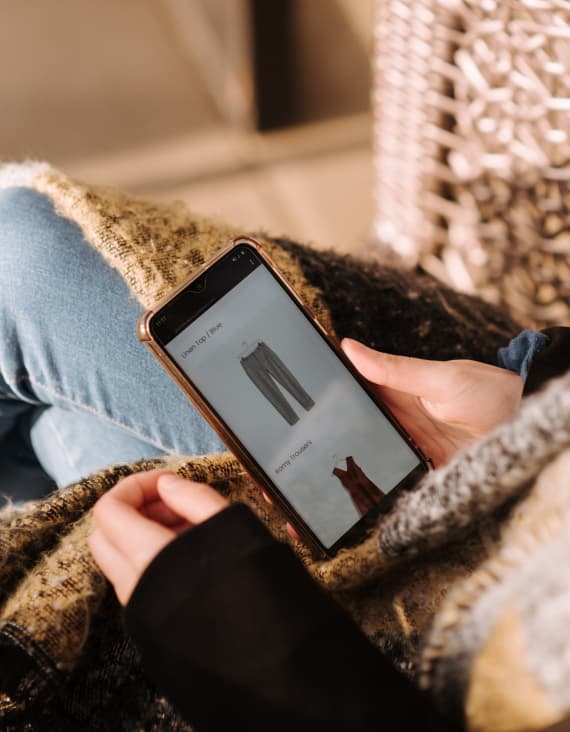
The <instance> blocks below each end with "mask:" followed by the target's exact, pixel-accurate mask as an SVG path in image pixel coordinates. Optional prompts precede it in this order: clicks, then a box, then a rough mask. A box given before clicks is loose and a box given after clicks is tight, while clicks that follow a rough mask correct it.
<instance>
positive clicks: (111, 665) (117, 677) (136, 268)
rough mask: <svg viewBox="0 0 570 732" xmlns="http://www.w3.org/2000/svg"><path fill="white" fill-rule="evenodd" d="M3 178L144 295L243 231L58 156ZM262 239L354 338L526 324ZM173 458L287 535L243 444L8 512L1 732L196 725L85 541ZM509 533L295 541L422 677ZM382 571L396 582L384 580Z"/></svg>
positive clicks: (156, 292)
mask: <svg viewBox="0 0 570 732" xmlns="http://www.w3.org/2000/svg"><path fill="white" fill-rule="evenodd" d="M0 185H3V186H16V185H27V186H30V187H33V188H35V189H36V190H38V191H39V192H41V193H43V194H45V195H47V196H49V197H50V198H51V199H52V200H53V201H54V204H55V206H56V209H57V210H58V211H59V213H60V214H61V215H64V216H67V217H69V218H72V219H73V220H74V221H76V222H77V223H78V225H79V226H80V227H81V228H82V230H83V232H84V234H85V237H86V238H87V240H88V241H89V242H90V243H91V244H92V245H93V246H94V247H95V248H96V249H97V250H98V251H99V252H100V253H101V255H102V256H104V257H105V258H106V259H107V261H108V262H110V264H112V266H114V267H115V268H116V269H117V270H118V271H119V272H120V273H121V274H122V275H123V277H124V278H125V281H126V282H127V283H128V284H129V286H130V288H131V290H132V292H133V294H134V295H135V296H136V297H138V298H139V299H140V300H141V302H143V303H144V304H145V305H151V304H153V303H154V302H155V301H156V300H157V299H159V298H160V297H161V296H162V295H163V294H164V293H165V292H166V291H168V289H170V288H171V287H173V286H174V285H176V284H177V283H179V282H180V281H181V280H182V279H183V278H185V277H187V276H188V275H189V274H190V273H191V271H192V268H193V267H195V266H197V265H199V264H201V263H202V262H203V261H204V260H205V259H206V258H207V257H209V256H210V255H211V254H212V253H213V252H214V251H216V250H217V249H218V248H219V247H221V246H223V245H224V243H225V241H226V240H227V239H228V237H229V236H230V235H232V234H237V233H244V232H237V231H233V230H231V229H230V228H228V227H224V226H221V225H218V224H215V223H212V222H210V221H205V220H203V219H201V218H199V217H196V216H194V215H192V214H191V213H189V212H188V211H186V210H185V209H183V208H182V207H181V206H179V205H172V206H170V205H159V204H154V203H150V202H145V201H140V200H135V199H133V198H131V197H129V196H128V195H126V194H124V193H122V192H120V191H116V190H113V189H105V188H98V187H91V186H86V185H84V184H78V183H76V182H74V181H71V180H69V179H68V178H66V177H65V176H64V175H62V174H61V173H58V172H57V171H54V170H53V169H51V168H49V167H48V166H44V165H29V166H8V167H7V168H5V169H4V171H3V172H2V175H1V176H0ZM264 241H265V243H266V246H267V249H268V251H269V253H270V254H271V256H273V258H274V259H275V260H276V262H277V264H278V266H279V267H280V268H281V270H282V271H283V272H284V274H285V275H286V277H287V278H288V279H289V281H290V282H291V283H292V284H293V286H294V287H295V288H296V289H297V290H298V292H299V293H300V294H301V296H302V297H303V298H304V299H305V301H306V302H307V304H308V305H309V306H310V307H311V308H312V309H313V310H314V311H315V312H316V313H317V315H318V317H319V319H320V320H321V322H323V323H325V324H326V325H327V326H328V327H329V328H330V329H331V330H332V331H333V332H334V333H336V334H337V335H338V336H339V337H342V336H345V335H351V336H353V337H356V338H359V339H361V340H362V341H364V342H365V343H368V344H369V345H372V346H374V347H376V348H380V349H382V350H385V351H389V352H394V353H404V354H409V355H415V356H420V357H428V358H429V357H431V358H444V359H445V358H453V357H456V358H457V357H464V358H475V359H479V360H483V361H488V362H494V361H495V357H496V350H497V348H498V347H500V346H503V345H505V344H506V342H507V341H508V340H509V338H510V337H512V336H513V335H514V334H515V333H516V332H518V329H519V328H518V326H517V324H516V323H515V322H514V321H513V320H512V319H511V318H509V317H508V316H507V315H505V314H504V313H501V312H500V311H498V310H496V309H494V308H493V307H491V306H489V305H487V304H485V303H483V302H481V301H479V300H477V299H474V298H471V297H468V296H464V295H460V294H457V293H455V292H453V291H451V290H449V289H447V288H445V287H443V286H441V285H440V284H438V283H437V282H436V281H435V280H434V279H432V278H431V277H430V276H427V275H425V274H422V273H420V272H416V273H414V272H410V273H402V272H397V271H395V270H392V269H389V268H383V267H379V266H374V265H371V264H365V263H363V262H360V261H357V260H355V259H351V258H349V257H341V256H339V255H336V254H334V253H332V252H317V251H314V250H312V249H310V248H308V247H306V246H303V245H300V244H296V243H293V242H290V241H289V240H287V239H275V238H273V239H269V238H267V237H264ZM134 326H135V324H133V327H134ZM157 368H158V367H157ZM166 466H167V467H170V468H171V469H175V470H176V471H177V472H179V473H180V474H181V475H184V476H187V477H190V478H192V479H194V480H199V481H205V482H208V483H210V484H212V485H214V486H215V487H216V488H218V489H219V490H220V491H222V492H223V493H224V494H226V495H228V496H229V497H230V498H231V499H232V500H241V501H244V502H247V503H248V504H249V505H251V506H252V508H253V509H254V510H255V511H256V512H257V513H258V515H260V516H261V518H262V520H263V521H264V522H265V523H266V524H267V525H268V526H269V527H270V529H271V530H272V531H273V532H274V533H275V534H276V535H277V536H278V537H279V538H281V539H283V540H286V538H287V537H286V535H285V533H284V532H283V527H282V521H281V519H280V517H279V515H278V514H277V512H276V511H275V510H274V509H272V508H271V507H269V506H268V505H267V504H265V503H264V502H263V501H262V500H261V497H260V493H259V490H258V489H257V488H256V487H255V485H254V484H253V483H252V481H251V480H250V479H249V478H248V477H247V476H246V475H245V474H244V472H243V470H242V468H241V467H240V465H239V464H238V462H237V461H236V460H235V459H234V458H232V457H231V456H229V455H221V456H215V457H205V458H191V457H180V458H178V459H176V460H174V459H171V458H169V459H165V460H153V461H145V462H141V463H137V464H131V465H122V466H114V467H110V468H104V469H102V470H101V472H99V473H97V474H96V475H93V476H90V477H89V478H87V479H86V480H83V481H81V482H80V483H78V484H76V485H73V486H70V487H68V488H66V489H64V490H60V491H59V492H57V493H54V494H52V495H51V496H49V497H47V498H46V499H45V500H42V501H38V502H35V503H33V504H30V505H28V506H27V507H24V508H23V509H18V510H15V509H12V510H10V509H6V510H5V511H4V512H3V513H2V514H0V528H1V533H0V588H1V593H2V594H1V599H2V605H1V607H0V728H1V729H3V730H26V729H30V730H44V729H50V730H58V731H59V730H61V731H62V732H66V731H67V730H74V732H75V731H76V730H109V729H113V730H125V731H126V730H129V731H131V730H149V731H150V730H185V729H187V725H185V724H184V723H183V722H182V721H181V720H180V719H179V718H178V717H177V715H176V713H175V712H174V711H173V710H172V709H171V708H170V706H169V705H168V704H167V703H166V702H165V701H164V700H163V699H161V698H160V697H159V696H157V694H156V692H155V690H154V689H153V688H152V687H150V686H149V685H148V683H147V682H146V680H145V679H144V677H143V675H142V672H141V669H140V665H139V663H138V659H137V654H136V651H135V650H134V648H133V647H132V645H131V644H130V642H129V640H128V639H127V638H126V637H125V634H124V632H123V628H122V621H121V613H120V608H119V606H118V603H117V601H116V599H115V598H114V595H113V593H112V592H111V591H110V590H109V587H108V585H107V583H106V582H105V581H104V580H103V579H102V577H101V575H100V573H99V571H98V569H97V568H96V566H95V565H94V563H93V561H92V559H91V558H90V555H89V553H88V550H87V546H86V538H87V535H88V532H89V525H90V509H91V507H92V506H93V504H94V502H95V501H96V499H97V498H98V496H100V495H101V494H102V493H103V492H105V491H106V490H108V489H109V488H110V487H112V486H113V485H114V484H115V483H116V482H117V480H119V479H120V478H121V477H123V476H125V475H128V474H130V473H132V472H134V471H137V470H148V469H152V468H155V467H166ZM496 536H497V522H496V520H493V519H488V520H482V521H479V522H478V524H477V525H476V526H475V527H474V528H473V529H472V531H471V533H470V534H469V535H468V536H467V537H465V536H464V535H463V536H461V535H459V536H458V537H457V544H456V545H455V546H454V547H450V546H449V545H448V546H436V547H434V548H433V549H432V550H431V551H430V552H428V553H425V554H423V555H422V556H421V558H415V559H414V558H412V559H409V558H406V560H405V561H406V562H407V564H406V567H405V571H398V567H399V565H400V562H401V561H404V560H403V559H402V558H400V557H399V556H396V555H390V554H389V553H386V552H382V551H381V550H380V549H379V545H378V537H377V536H373V537H371V538H370V539H368V540H367V541H365V542H364V543H363V544H362V545H361V546H359V547H356V548H355V549H353V550H350V551H346V552H343V553H342V554H340V555H339V556H338V557H337V558H335V559H334V560H332V561H330V562H321V563H316V564H313V563H311V560H310V557H309V555H308V554H307V552H306V551H305V550H304V549H302V548H301V547H300V546H296V547H295V549H296V551H297V552H298V554H299V555H300V556H301V558H302V559H303V560H304V561H305V562H306V563H307V564H308V565H309V569H310V571H311V572H312V573H313V574H314V576H315V577H316V578H317V579H318V580H319V581H320V582H321V583H322V584H323V585H324V586H325V587H327V588H328V589H329V590H331V591H333V592H335V593H336V596H337V598H338V599H339V601H341V602H342V603H343V604H344V605H345V606H346V607H347V608H348V609H349V611H350V612H351V613H352V615H353V616H354V617H355V619H356V620H357V622H359V623H360V624H361V626H362V627H363V629H364V630H365V632H366V633H367V634H368V635H369V636H370V637H371V638H372V639H373V641H374V642H375V643H376V644H377V645H378V646H379V647H381V648H383V649H384V650H385V651H386V652H387V653H388V654H390V655H391V657H392V658H393V659H394V661H395V663H397V664H398V665H399V666H400V667H402V668H404V669H406V670H408V671H409V672H410V673H413V672H414V670H415V666H416V660H417V653H418V645H419V642H420V641H421V640H422V639H423V638H424V637H425V635H426V632H427V630H428V628H429V627H430V625H431V623H432V621H433V618H434V616H435V614H436V612H437V610H438V608H439V607H440V605H441V603H442V600H443V598H444V596H445V594H446V593H447V591H448V589H449V588H450V587H451V586H455V585H456V584H457V583H459V582H460V581H462V580H464V579H465V578H467V577H468V576H469V575H470V573H471V572H472V571H473V570H474V569H475V568H476V567H478V566H479V565H480V564H481V562H482V561H483V560H484V559H485V558H486V557H487V555H488V550H489V547H490V546H493V543H494V542H495V540H496ZM380 574H383V575H384V576H383V578H382V581H381V582H378V581H375V577H377V576H378V575H380Z"/></svg>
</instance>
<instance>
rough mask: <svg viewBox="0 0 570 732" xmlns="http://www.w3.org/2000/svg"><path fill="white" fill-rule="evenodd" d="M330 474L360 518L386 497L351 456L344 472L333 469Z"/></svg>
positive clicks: (347, 460)
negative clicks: (346, 495) (352, 504)
mask: <svg viewBox="0 0 570 732" xmlns="http://www.w3.org/2000/svg"><path fill="white" fill-rule="evenodd" d="M332 472H333V475H336V477H337V478H338V479H339V480H340V482H341V483H342V485H343V486H344V488H345V489H346V490H347V491H348V493H349V495H350V497H351V498H352V502H353V503H354V505H355V507H356V510H357V511H358V512H359V513H360V515H361V516H364V514H366V513H368V511H370V509H371V508H373V507H374V506H375V505H376V504H377V503H378V501H380V499H382V498H384V496H385V495H386V494H385V493H384V491H381V490H380V488H378V486H376V485H374V483H373V482H372V481H371V480H370V478H368V476H367V475H366V473H365V472H364V471H363V470H362V468H361V467H360V466H359V465H357V464H356V463H355V462H354V458H353V457H352V456H350V457H347V458H346V470H341V469H340V468H335V469H334V470H333V471H332Z"/></svg>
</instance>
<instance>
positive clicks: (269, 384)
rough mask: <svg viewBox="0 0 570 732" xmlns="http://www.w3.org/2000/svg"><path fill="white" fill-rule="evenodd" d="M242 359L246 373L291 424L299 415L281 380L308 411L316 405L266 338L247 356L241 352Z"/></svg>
mask: <svg viewBox="0 0 570 732" xmlns="http://www.w3.org/2000/svg"><path fill="white" fill-rule="evenodd" d="M240 363H241V365H242V368H243V370H244V371H245V373H246V374H247V375H248V377H249V378H250V379H251V381H252V382H253V383H254V384H255V386H256V387H257V388H258V389H259V391H260V392H261V393H262V394H263V396H264V397H265V398H266V399H267V401H269V402H270V404H272V405H273V407H274V408H275V409H276V410H277V411H278V412H279V414H280V415H281V416H282V417H283V418H284V419H285V420H286V421H287V422H288V423H289V424H290V425H294V424H295V423H296V422H298V421H299V417H298V415H297V414H296V412H295V410H294V409H293V408H292V407H291V405H290V404H289V402H288V401H287V398H286V397H285V395H284V394H283V392H282V391H281V389H280V388H279V386H278V384H279V385H280V386H281V387H283V388H284V389H286V390H287V391H288V392H289V394H291V396H293V397H294V398H295V399H296V400H297V401H298V402H299V404H300V405H301V406H302V407H303V408H304V409H306V410H307V411H308V410H309V409H311V408H312V407H314V405H315V402H314V401H313V399H311V397H310V396H309V394H308V393H307V392H306V391H305V389H303V387H302V386H301V384H300V383H299V381H298V380H297V379H296V378H295V376H293V374H292V373H291V371H290V370H289V369H288V368H287V366H285V364H284V363H283V361H282V360H281V359H280V358H279V356H278V355H277V354H276V353H275V351H273V350H272V349H271V348H269V346H268V345H267V344H266V343H264V342H263V341H260V342H259V343H258V344H257V346H256V347H255V349H254V350H253V351H252V352H251V353H249V354H248V355H247V356H242V358H241V359H240Z"/></svg>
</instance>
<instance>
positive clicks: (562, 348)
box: [524, 327, 570, 396]
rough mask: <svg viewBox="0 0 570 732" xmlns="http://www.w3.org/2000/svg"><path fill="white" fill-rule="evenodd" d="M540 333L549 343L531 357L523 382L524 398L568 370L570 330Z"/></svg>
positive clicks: (556, 329) (558, 329)
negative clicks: (548, 339)
mask: <svg viewBox="0 0 570 732" xmlns="http://www.w3.org/2000/svg"><path fill="white" fill-rule="evenodd" d="M542 333H544V334H545V335H547V336H548V337H549V338H550V343H549V344H548V345H547V346H546V348H544V349H543V350H542V351H539V352H538V353H535V355H534V356H533V359H532V362H531V365H530V369H529V372H528V376H527V379H526V382H525V387H524V394H525V396H527V395H528V394H532V393H533V392H535V391H537V390H538V389H539V388H540V387H541V386H542V385H543V384H544V382H545V381H548V379H553V378H554V377H555V376H561V375H562V374H564V373H566V371H568V369H569V368H570V328H563V327H559V328H546V329H545V330H543V331H542Z"/></svg>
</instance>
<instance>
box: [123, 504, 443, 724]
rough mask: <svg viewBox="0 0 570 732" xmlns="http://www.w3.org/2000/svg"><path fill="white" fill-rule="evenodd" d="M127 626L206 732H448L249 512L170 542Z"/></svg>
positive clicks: (170, 691)
mask: <svg viewBox="0 0 570 732" xmlns="http://www.w3.org/2000/svg"><path fill="white" fill-rule="evenodd" d="M126 621H127V626H128V629H129V632H130V634H131V635H132V637H133V639H134V641H135V643H136V644H137V646H138V647H139V649H140V651H141V653H142V658H143V664H144V667H145V670H146V672H147V674H148V676H149V677H150V678H151V679H152V680H153V681H154V682H155V683H156V684H157V686H158V688H159V689H160V690H161V692H162V693H164V694H165V696H167V697H168V698H169V699H170V700H171V701H172V703H173V704H174V706H175V707H176V708H177V709H178V710H179V711H180V713H181V714H182V715H183V716H184V717H185V719H187V721H188V722H190V724H192V725H193V726H195V728H196V730H198V731H200V732H201V731H206V730H223V732H227V730H228V729H236V730H238V729H239V730H247V732H256V731H257V730H259V731H261V730H263V732H268V730H271V731H272V732H280V731H281V730H283V732H285V730H286V731H287V732H292V731H293V730H295V731H296V732H303V731H304V730H307V731H308V730H311V732H321V731H323V732H324V730H326V732H335V731H336V730H338V731H339V732H340V730H342V731H343V732H344V731H350V732H361V731H364V730H366V731H368V730H375V731H382V732H396V730H397V732H408V730H410V731H411V730H413V731H414V732H417V730H420V729H421V730H422V731H425V732H428V730H438V732H443V730H446V729H448V727H447V726H446V724H445V723H444V722H443V721H442V720H441V719H439V718H438V717H437V715H436V714H435V712H434V711H433V710H432V708H431V706H430V704H429V702H428V700H427V698H425V697H424V696H423V695H422V694H421V693H420V692H419V691H418V690H417V689H416V688H415V687H413V686H412V685H411V683H410V682H409V681H408V680H407V679H406V678H404V677H403V676H402V675H401V674H399V673H398V672H396V670H395V669H394V668H393V667H392V666H391V665H390V664H389V663H388V662H387V661H386V659H384V658H383V656H382V655H381V654H380V653H379V652H378V651H377V649H375V648H374V647H373V646H372V645H371V644H370V643H369V641H368V640H367V639H366V638H365V636H364V635H363V634H362V632H361V631H360V629H359V628H358V627H357V626H356V625H355V624H354V623H353V622H352V620H351V619H350V618H349V617H348V615H346V614H345V613H344V611H343V610H341V608H340V607H339V606H338V605H337V604H336V603H335V602H334V601H333V600H332V599H331V598H330V597H329V596H328V595H327V594H326V593H325V592H324V591H322V590H321V588H319V587H318V586H317V584H316V583H315V582H313V580H312V579H311V577H310V576H309V575H308V573H307V572H306V570H305V568H304V567H303V566H302V564H301V563H300V562H299V561H298V560H297V558H296V557H295V555H294V554H293V552H292V551H291V549H290V548H289V547H287V546H286V545H284V544H281V543H279V542H277V541H275V539H273V538H272V537H271V535H270V534H269V533H268V532H267V530H266V529H265V528H264V527H263V525H262V524H261V523H260V522H259V521H258V520H257V518H256V517H255V516H254V515H253V514H252V513H251V512H250V511H249V509H247V508H246V507H245V506H243V505H240V504H235V505H233V506H231V507H230V508H228V509H226V510H224V511H222V512H221V513H219V514H217V515H216V516H214V517H213V518H211V519H210V520H209V521H207V522H205V523H204V524H200V525H199V526H197V527H195V528H193V529H191V530H189V531H187V532H186V533H184V534H183V535H181V536H180V537H178V538H177V539H176V540H175V541H173V542H172V543H171V544H170V545H168V546H167V547H166V548H165V549H164V550H163V551H162V552H161V553H160V554H159V555H158V557H156V558H155V560H154V561H153V562H152V563H151V565H150V566H149V567H148V568H147V570H146V572H145V573H144V574H143V577H142V578H141V580H140V582H139V584H138V585H137V587H136V589H135V591H134V593H133V595H132V597H131V599H130V602H129V604H128V606H127V608H126Z"/></svg>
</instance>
